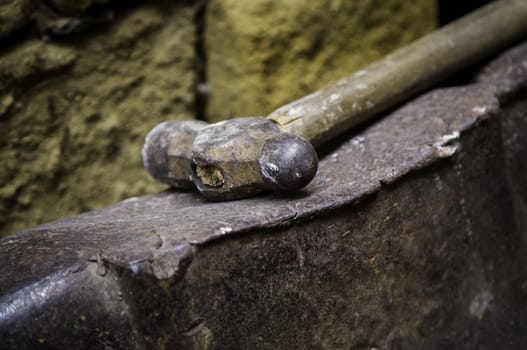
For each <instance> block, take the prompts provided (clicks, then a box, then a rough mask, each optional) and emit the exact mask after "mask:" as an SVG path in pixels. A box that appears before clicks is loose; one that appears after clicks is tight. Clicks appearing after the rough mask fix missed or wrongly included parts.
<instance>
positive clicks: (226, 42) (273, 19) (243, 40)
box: [205, 0, 437, 121]
mask: <svg viewBox="0 0 527 350" xmlns="http://www.w3.org/2000/svg"><path fill="white" fill-rule="evenodd" d="M436 22H437V13H436V1H435V0H418V1H411V2H409V1H405V0H383V1H380V0H361V1H358V0H355V1H353V0H349V1H343V0H288V1H282V0H252V1H239V0H215V1H211V2H210V3H209V6H208V9H207V15H206V31H205V41H206V52H207V80H208V84H209V85H210V88H211V91H212V92H211V96H210V99H209V105H208V110H207V116H208V119H209V120H211V121H217V120H220V119H226V118H232V117H238V116H249V115H264V114H267V113H269V112H271V111H272V110H274V109H275V108H277V107H279V106H281V105H283V104H285V103H288V102H291V101H292V100H295V99H297V98H299V97H301V96H303V95H305V94H307V93H309V92H312V91H313V90H316V89H318V88H321V87H323V86H325V85H327V84H329V83H330V82H332V81H335V80H338V79H339V78H341V77H343V76H346V75H348V74H350V73H351V72H353V71H354V70H356V69H358V68H360V67H361V66H364V65H366V64H367V63H369V62H371V61H373V60H375V59H377V58H380V57H381V56H383V55H385V54H386V53H388V52H390V51H392V50H394V49H396V48H398V47H400V46H402V45H404V44H407V43H409V42H411V41H413V40H414V39H416V38H418V37H420V36H422V35H424V34H426V33H427V32H429V31H431V30H433V29H434V28H435V27H436Z"/></svg>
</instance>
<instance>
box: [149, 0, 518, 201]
mask: <svg viewBox="0 0 527 350" xmlns="http://www.w3.org/2000/svg"><path fill="white" fill-rule="evenodd" d="M526 36H527V1H526V0H501V1H496V2H494V3H491V4H489V5H487V6H484V7H482V8H480V9H478V10H477V11H474V12H472V13H470V14H468V15H467V16H465V17H463V18H461V19H459V20H457V21H455V22H452V23H451V24H449V25H447V26H445V27H443V28H441V29H438V30H436V31H434V32H432V33H430V34H428V35H426V36H424V37H422V38H421V39H419V40H417V41H415V42H413V43H411V44H410V45H408V46H405V47H403V48H401V49H399V50H397V51H395V52H394V53H392V54H390V55H388V56H386V57H384V58H383V59H381V60H379V61H376V62H374V63H372V64H371V65H369V66H368V67H366V68H364V69H362V70H360V71H358V72H355V73H354V74H352V75H351V76H348V77H346V78H344V79H342V80H340V81H338V82H337V83H335V84H333V85H330V86H329V87H327V88H324V89H322V90H319V91H316V92H314V93H312V94H309V95H307V96H305V97H303V98H301V99H299V100H297V101H294V102H292V103H290V104H288V105H285V106H283V107H281V108H279V109H277V110H275V111H274V112H272V113H271V114H269V115H268V116H266V117H244V118H236V119H231V120H227V121H222V122H219V123H215V124H211V125H209V124H207V123H205V122H202V121H195V120H192V121H190V120H189V121H174V122H170V121H168V122H163V123H161V124H159V125H158V126H156V127H155V128H154V129H152V131H151V132H150V133H149V134H148V135H147V137H146V141H145V145H144V147H143V151H142V155H143V161H144V166H145V168H146V170H147V171H148V173H149V174H150V175H151V176H152V177H153V178H154V179H156V180H158V181H161V182H163V183H166V184H168V185H171V186H174V187H178V188H193V187H197V189H198V190H199V191H200V192H201V193H202V194H203V195H204V196H205V197H206V198H207V199H210V200H233V199H239V198H245V197H250V196H253V195H255V194H258V193H260V192H262V191H265V190H271V191H293V190H297V189H300V188H302V187H304V186H305V185H307V184H308V183H309V182H310V181H311V180H312V179H313V177H314V176H315V174H316V171H317V167H318V157H317V153H316V151H315V148H314V147H313V145H315V146H318V145H319V144H321V143H323V142H326V141H328V140H329V139H331V138H333V137H335V136H337V135H339V134H341V133H343V132H345V131H346V130H349V129H350V128H352V127H354V126H356V125H357V124H359V123H362V122H364V121H365V120H367V119H369V118H371V117H372V116H375V115H377V114H379V113H381V112H383V111H386V110H387V109H389V108H391V107H394V106H395V105H397V104H399V103H401V102H403V101H404V100H406V99H408V98H409V97H411V96H413V95H415V94H416V93H418V92H421V91H423V90H425V89H427V88H430V87H431V86H433V85H434V84H436V83H438V82H439V81H441V80H443V79H445V78H447V77H448V76H450V75H452V74H454V73H456V72H459V71H461V70H462V69H464V68H466V67H468V66H469V65H471V64H474V63H476V62H478V61H481V60H483V59H484V58H487V57H489V56H490V55H492V54H493V53H496V52H498V51H499V50H501V49H503V48H504V47H506V46H508V45H510V44H512V43H514V42H515V41H518V40H520V39H523V38H525V37H526Z"/></svg>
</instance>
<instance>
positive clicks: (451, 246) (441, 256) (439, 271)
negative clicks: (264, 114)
mask: <svg viewBox="0 0 527 350" xmlns="http://www.w3.org/2000/svg"><path fill="white" fill-rule="evenodd" d="M525 52H527V44H524V45H523V46H520V47H519V48H517V49H515V50H514V51H512V52H508V53H507V54H505V55H504V56H503V57H502V58H500V59H499V60H498V61H496V62H501V64H500V65H497V66H496V65H493V64H491V65H489V66H488V67H493V68H492V69H490V70H489V71H488V73H484V74H483V76H478V78H477V82H476V83H474V84H471V85H467V86H464V87H455V88H445V89H439V90H435V91H432V92H430V93H427V94H425V95H423V96H421V97H419V98H417V99H416V100H414V101H411V102H409V103H408V104H406V105H404V106H402V107H400V108H398V109H397V110H395V111H394V112H392V113H390V114H389V115H388V116H386V117H385V118H383V119H381V120H378V121H377V122H375V123H373V124H371V125H368V126H365V127H364V128H362V129H361V130H356V133H354V135H353V136H351V135H348V136H346V137H343V138H342V140H340V142H338V143H336V144H334V145H332V146H328V149H327V150H326V153H325V155H324V157H323V159H322V161H321V164H320V171H319V173H318V174H317V176H316V177H315V179H314V181H313V182H312V183H311V184H310V185H309V186H308V187H307V188H306V189H305V190H303V191H300V192H298V193H296V194H289V195H281V194H270V195H267V196H263V197H260V198H253V199H247V200H241V201H235V202H223V203H208V202H205V201H204V200H203V198H202V197H200V196H199V195H197V194H196V193H191V192H177V191H166V192H163V193H160V194H157V195H153V196H148V197H142V198H131V199H128V200H126V201H124V202H121V203H117V204H115V205H113V206H110V207H108V208H106V209H102V210H99V211H94V212H91V213H87V214H84V215H81V216H79V217H76V218H72V219H69V220H64V221H61V222H57V223H52V224H48V225H44V226H40V227H37V228H34V229H31V230H28V231H25V232H21V233H17V234H14V235H11V236H8V237H6V238H4V239H2V240H0V256H2V258H3V263H2V264H0V291H1V292H0V344H2V346H3V347H4V348H8V349H9V348H13V349H15V348H17V349H18V348H35V347H36V345H37V344H46V345H45V346H48V347H50V348H79V349H83V348H90V349H91V348H105V347H110V348H119V347H121V348H122V347H125V348H158V349H167V348H185V349H186V348H197V349H226V348H227V349H357V350H364V349H370V350H371V349H372V348H377V349H445V348H447V349H450V348H456V349H475V348H478V349H496V348H500V349H522V348H525V347H527V337H526V336H525V334H526V330H527V322H526V320H527V306H526V304H525V300H526V298H527V288H526V287H525V280H526V278H527V271H526V266H527V260H526V256H527V255H526V253H527V251H526V247H527V246H526V243H527V242H526V241H525V237H527V232H526V231H523V229H525V217H521V216H518V214H517V210H518V209H519V210H525V203H526V202H527V201H526V198H527V193H526V192H525V178H526V176H527V175H526V173H525V171H526V169H525V167H524V166H523V165H524V163H525V162H524V161H523V159H524V158H525V154H524V151H525V149H526V147H527V142H526V140H527V137H525V136H526V135H525V132H526V131H525V129H524V128H523V127H522V125H525V123H524V120H523V119H524V118H523V116H524V115H525V113H526V110H525V107H526V104H525V101H526V100H527V89H525V82H526V80H527V74H525V73H526V72H527V70H526V69H525V68H527V65H526V64H525V63H526V57H527V55H525ZM518 67H520V68H518ZM521 67H524V68H521ZM511 71H516V72H517V74H516V75H514V76H512V75H511V76H509V75H508V73H507V72H511ZM499 72H501V74H499ZM501 77H503V78H504V79H507V80H508V83H507V84H501V83H500V81H501ZM503 87H506V89H505V90H503V89H502V88H503ZM517 157H519V158H517ZM518 205H519V206H518ZM520 213H521V211H520ZM56 320H60V322H56ZM124 334H128V336H124ZM59 335H60V336H59Z"/></svg>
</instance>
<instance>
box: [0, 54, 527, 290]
mask: <svg viewBox="0 0 527 350" xmlns="http://www.w3.org/2000/svg"><path fill="white" fill-rule="evenodd" d="M504 63H506V64H504ZM510 67H514V68H513V70H512V69H511V68H510ZM502 76H505V77H506V79H499V77H502ZM526 77H527V45H526V44H524V45H522V46H519V47H517V48H515V49H514V50H512V51H511V52H509V53H508V54H507V55H505V56H504V57H502V58H498V59H497V60H496V61H495V62H493V63H491V64H490V65H488V66H487V67H486V68H485V69H484V70H483V73H482V74H480V76H479V77H478V81H479V83H478V84H472V85H468V86H463V87H454V88H448V89H437V90H434V91H432V92H429V93H427V94H424V95H422V96H420V97H419V98H417V99H415V100H413V101H411V102H409V103H407V104H405V105H403V106H401V107H400V108H398V109H397V110H395V111H394V112H392V113H391V114H389V115H387V116H386V117H384V118H382V119H379V120H378V121H377V122H376V123H374V124H372V125H371V126H368V127H366V128H364V129H363V130H360V132H359V133H357V134H354V135H350V136H349V139H348V140H347V141H345V142H343V143H342V144H340V145H339V146H338V147H336V148H333V149H332V150H330V151H329V152H328V153H327V154H326V155H325V156H324V158H323V159H321V162H320V166H319V171H318V174H317V175H316V177H315V179H314V180H313V181H312V183H311V184H310V185H308V186H307V188H305V189H304V190H302V191H299V192H297V193H291V194H270V195H264V196H259V197H255V198H251V199H246V200H239V201H232V202H222V203H210V202H207V201H205V200H204V199H203V198H202V197H201V196H199V195H198V194H197V193H195V192H178V191H172V190H167V191H165V192H162V193H160V194H157V195H152V196H146V197H141V198H130V199H128V200H125V201H123V202H120V203H117V204H115V205H112V206H109V207H106V208H104V209H102V210H98V211H94V212H91V213H87V214H84V215H81V216H78V217H75V218H71V219H67V220H64V221H60V222H55V223H51V224H47V225H43V226H40V227H37V228H34V229H31V230H28V231H25V232H21V233H17V234H14V235H11V236H8V237H6V238H4V239H3V240H2V241H0V256H2V260H3V263H2V264H1V265H0V277H1V278H0V290H1V291H2V293H3V295H4V296H5V295H9V293H11V292H12V291H15V290H17V289H19V288H21V287H23V286H25V285H27V284H28V283H31V282H32V281H34V279H35V277H36V276H42V277H44V276H48V275H51V274H53V273H54V272H56V271H63V270H65V269H70V268H73V269H77V268H82V266H83V265H84V264H86V259H95V258H96V256H97V255H99V256H101V257H102V258H103V259H104V260H105V261H107V262H108V263H115V264H119V265H121V266H123V267H128V268H130V269H134V270H135V271H138V272H139V271H144V272H151V266H150V265H152V264H154V265H155V264H156V258H157V257H161V258H162V259H163V258H164V257H166V256H167V255H173V256H172V260H173V261H174V262H175V265H174V266H170V267H169V268H168V269H167V270H166V271H164V272H163V273H161V275H164V276H165V277H166V276H170V275H171V274H173V273H175V272H176V271H177V264H178V261H179V260H180V258H184V257H188V255H189V254H191V251H192V250H191V249H190V246H192V245H199V244H204V243H206V242H209V241H212V240H214V239H217V238H220V237H225V236H230V235H235V234H238V233H241V232H245V231H249V230H254V229H257V228H270V227H277V226H284V225H290V224H292V223H294V222H296V221H299V220H303V219H305V218H309V217H312V216H315V215H318V214H320V213H323V212H325V211H328V210H331V209H334V208H337V207H340V206H343V205H346V204H349V203H352V202H355V201H358V200H360V199H362V198H364V197H366V196H368V195H369V194H372V193H374V192H376V191H377V190H378V189H379V188H380V187H381V186H382V184H383V183H391V182H393V181H395V180H397V179H398V178H400V177H402V176H404V175H405V174H406V173H408V172H411V171H413V170H416V169H419V168H422V167H425V166H427V165H429V164H431V163H434V162H435V161H437V160H439V159H441V158H445V157H449V156H451V155H452V154H453V153H454V152H455V151H456V149H455V148H456V139H457V138H458V137H460V134H461V135H462V134H463V132H464V131H466V130H468V129H470V128H472V127H474V125H476V124H477V123H478V121H479V120H481V119H485V118H488V117H490V116H492V115H493V114H494V113H496V111H497V109H498V108H499V99H500V97H502V96H506V95H507V94H509V93H510V91H516V90H517V89H518V88H519V87H520V86H522V85H525V84H526V81H527V78H526ZM495 81H499V83H498V84H496V83H495ZM445 101H448V104H449V108H445ZM461 137H462V136H461ZM37 252H38V254H37ZM57 252H60V254H57ZM34 257H38V258H34ZM35 259H37V260H35ZM6 283H7V284H6ZM0 300H2V299H0Z"/></svg>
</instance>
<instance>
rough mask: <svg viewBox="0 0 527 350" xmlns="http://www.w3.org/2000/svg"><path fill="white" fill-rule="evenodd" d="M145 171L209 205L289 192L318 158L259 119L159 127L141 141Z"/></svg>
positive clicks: (306, 180)
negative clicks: (189, 190)
mask: <svg viewBox="0 0 527 350" xmlns="http://www.w3.org/2000/svg"><path fill="white" fill-rule="evenodd" d="M143 160H144V164H145V168H146V169H147V170H148V172H149V173H150V175H151V176H152V177H154V178H155V179H156V180H158V181H161V182H163V183H167V184H169V185H171V186H174V187H179V188H189V187H192V185H195V186H196V187H197V188H198V190H199V191H200V192H201V193H202V194H203V195H204V196H205V197H206V198H208V199H210V200H232V199H239V198H246V197H250V196H253V195H255V194H258V193H260V192H262V191H265V190H271V191H293V190H297V189H300V188H302V187H304V186H305V185H307V184H308V183H309V182H310V181H311V180H312V179H313V177H314V176H315V174H316V171H317V167H318V157H317V153H316V151H315V149H314V148H313V146H312V145H311V143H309V142H308V141H306V140H305V139H303V138H301V137H299V136H296V135H293V134H290V133H287V132H283V131H281V130H280V128H279V127H278V126H277V125H276V124H274V123H273V122H272V121H270V120H269V119H266V118H262V117H247V118H237V119H231V120H227V121H223V122H219V123H215V124H211V125H208V126H206V124H205V123H203V122H195V121H179V122H165V123H162V124H160V125H158V126H157V127H155V128H154V129H153V130H152V131H151V132H150V133H149V134H148V136H147V138H146V142H145V146H144V148H143Z"/></svg>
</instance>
